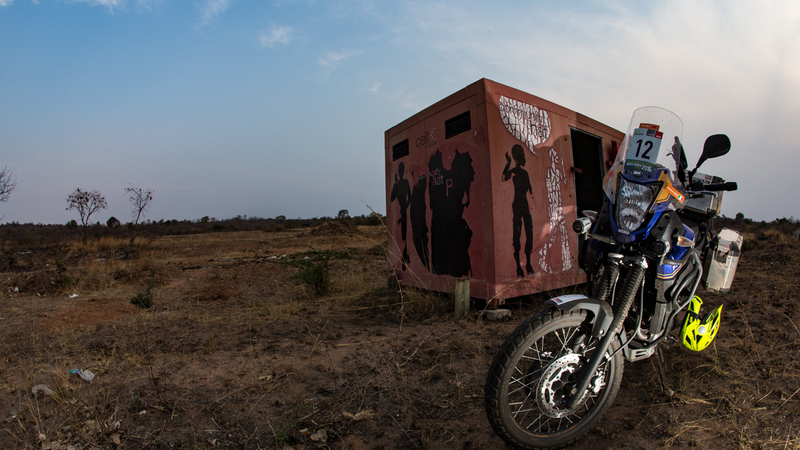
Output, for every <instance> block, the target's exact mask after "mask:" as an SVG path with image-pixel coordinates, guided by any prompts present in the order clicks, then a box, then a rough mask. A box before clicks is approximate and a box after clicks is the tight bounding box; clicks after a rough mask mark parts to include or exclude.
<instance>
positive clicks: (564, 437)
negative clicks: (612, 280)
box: [484, 308, 623, 448]
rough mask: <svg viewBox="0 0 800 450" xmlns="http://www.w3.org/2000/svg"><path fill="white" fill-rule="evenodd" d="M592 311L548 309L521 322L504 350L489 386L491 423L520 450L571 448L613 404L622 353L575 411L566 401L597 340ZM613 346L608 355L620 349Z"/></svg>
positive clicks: (601, 372) (491, 371)
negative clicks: (591, 322)
mask: <svg viewBox="0 0 800 450" xmlns="http://www.w3.org/2000/svg"><path fill="white" fill-rule="evenodd" d="M586 319H587V313H586V311H583V310H578V311H561V310H558V309H555V308H548V309H546V310H544V311H542V312H540V313H538V314H536V315H535V316H533V317H532V318H530V319H528V320H526V321H525V322H523V323H522V325H520V326H519V327H517V329H516V330H514V332H513V333H511V335H510V336H508V338H507V339H506V341H505V343H503V345H502V346H501V347H500V350H499V351H498V352H497V355H496V356H495V357H494V360H493V361H492V366H491V368H490V369H489V373H488V375H487V377H486V386H485V388H484V406H485V408H486V415H487V417H488V419H489V423H490V424H491V426H492V428H493V429H494V431H495V432H497V434H499V435H500V436H501V437H502V438H503V439H504V440H505V441H506V442H508V443H510V444H513V445H516V446H517V447H521V448H552V447H561V446H564V445H567V444H569V443H571V442H573V441H574V440H576V439H578V438H579V437H581V436H582V435H583V434H584V433H586V432H587V431H589V430H590V429H591V428H592V427H593V426H594V424H595V423H597V421H598V420H600V418H601V417H602V416H603V414H604V413H605V412H606V410H607V409H608V408H609V406H611V402H612V401H613V400H614V397H616V395H617V391H619V385H620V381H621V380H622V367H623V360H622V355H621V353H617V354H616V355H614V357H613V358H612V359H611V360H610V361H608V362H606V363H605V364H602V365H601V366H600V367H599V368H598V370H597V372H596V373H595V376H594V377H593V378H592V379H591V382H590V383H589V387H588V388H587V389H586V393H585V394H584V396H583V397H582V398H581V400H580V401H579V402H578V404H577V406H576V407H575V408H567V407H566V405H564V399H565V398H566V396H567V393H568V392H569V391H570V389H571V388H572V386H573V385H574V384H575V382H576V380H577V378H578V376H579V375H580V373H581V368H582V367H583V366H584V365H585V364H586V362H587V361H588V359H589V357H590V355H591V353H592V351H594V348H595V347H596V346H597V343H598V340H597V339H594V338H592V337H591V334H589V333H588V332H589V330H590V329H591V328H590V327H588V326H587V325H588V323H587V321H586ZM619 345H620V344H619V341H615V342H614V343H612V345H611V348H610V349H609V352H613V351H614V350H616V349H617V348H618V347H619Z"/></svg>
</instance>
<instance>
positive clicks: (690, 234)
mask: <svg viewBox="0 0 800 450" xmlns="http://www.w3.org/2000/svg"><path fill="white" fill-rule="evenodd" d="M683 237H685V238H687V239H690V240H692V241H694V230H692V229H691V228H689V227H687V226H686V224H683ZM688 251H689V249H688V248H687V247H678V246H677V245H676V246H674V247H672V250H671V251H670V252H669V254H667V259H666V260H665V261H664V264H661V265H660V266H658V278H661V279H670V278H672V277H674V276H675V275H676V274H677V273H678V271H680V269H681V267H683V263H681V262H680V260H681V259H683V257H684V256H686V252H688Z"/></svg>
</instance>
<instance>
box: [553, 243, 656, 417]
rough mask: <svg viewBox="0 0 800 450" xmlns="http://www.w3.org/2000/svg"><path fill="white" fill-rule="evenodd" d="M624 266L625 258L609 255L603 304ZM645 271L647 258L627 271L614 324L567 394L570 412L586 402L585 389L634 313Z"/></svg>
mask: <svg viewBox="0 0 800 450" xmlns="http://www.w3.org/2000/svg"><path fill="white" fill-rule="evenodd" d="M621 262H622V255H619V254H610V255H609V265H608V267H607V269H608V270H610V272H609V274H608V275H604V276H603V279H602V280H601V281H600V285H599V288H598V295H599V296H602V297H603V298H602V299H600V300H601V301H604V300H605V297H607V296H608V294H609V293H610V292H613V287H614V281H615V280H614V279H613V278H615V277H616V276H618V274H619V266H620V264H621ZM646 269H647V260H646V259H645V257H644V256H639V257H637V258H636V259H635V260H634V261H633V263H632V264H631V268H630V270H629V271H628V275H627V276H626V277H625V283H624V284H623V287H622V289H623V290H622V295H621V296H619V298H617V299H615V301H614V307H613V319H612V320H611V324H610V325H609V326H608V328H606V329H605V331H604V332H603V335H602V337H601V338H600V342H599V343H598V344H597V348H595V350H594V352H593V353H592V356H591V358H589V361H588V362H587V363H586V365H585V366H584V367H583V370H582V371H581V375H580V377H579V378H578V380H577V382H576V383H575V385H574V386H573V387H572V389H571V391H570V392H569V393H568V394H569V395H568V397H567V398H566V401H565V406H566V407H567V408H569V409H573V408H575V407H576V406H577V405H578V402H580V400H581V399H582V398H583V395H584V393H585V392H586V388H587V387H588V386H589V383H590V382H591V380H592V377H593V376H594V373H595V372H596V371H597V369H598V367H600V364H602V363H603V360H604V359H605V357H606V353H607V352H608V348H609V347H610V346H611V343H612V342H613V341H614V339H615V338H616V337H617V335H618V334H619V332H620V331H621V330H622V325H623V322H624V321H625V318H626V317H628V312H629V311H630V309H631V305H633V301H634V297H635V295H636V291H638V290H639V286H641V284H642V279H643V278H644V274H645V270H646ZM609 275H610V276H609ZM606 280H608V283H606ZM612 295H613V294H612ZM601 332H602V331H601Z"/></svg>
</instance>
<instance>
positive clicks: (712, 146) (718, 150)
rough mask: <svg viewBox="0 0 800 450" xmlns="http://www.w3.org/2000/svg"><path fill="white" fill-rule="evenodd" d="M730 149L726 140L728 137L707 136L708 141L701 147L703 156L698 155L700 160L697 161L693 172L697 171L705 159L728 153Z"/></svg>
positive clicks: (729, 143)
mask: <svg viewBox="0 0 800 450" xmlns="http://www.w3.org/2000/svg"><path fill="white" fill-rule="evenodd" d="M730 149H731V140H730V139H728V136H726V135H724V134H715V135H713V136H709V137H708V139H706V143H705V144H704V145H703V154H702V155H700V159H699V160H698V161H697V166H695V168H694V170H697V168H698V167H700V165H701V164H703V163H704V162H705V161H706V160H707V159H711V158H717V157H719V156H722V155H724V154H726V153H728V151H730Z"/></svg>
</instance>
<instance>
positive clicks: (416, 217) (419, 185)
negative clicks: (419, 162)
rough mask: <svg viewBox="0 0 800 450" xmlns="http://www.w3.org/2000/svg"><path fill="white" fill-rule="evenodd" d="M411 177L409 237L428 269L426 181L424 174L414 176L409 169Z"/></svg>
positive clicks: (429, 263) (429, 264)
mask: <svg viewBox="0 0 800 450" xmlns="http://www.w3.org/2000/svg"><path fill="white" fill-rule="evenodd" d="M411 179H412V180H414V187H413V189H412V190H411V237H412V239H413V240H414V248H416V250H417V256H419V259H420V261H422V264H424V265H425V268H426V269H428V270H430V267H431V262H430V256H429V254H428V225H427V223H426V222H427V218H426V213H427V208H428V207H427V205H426V204H425V190H426V187H427V186H428V184H427V183H428V181H427V178H426V176H425V175H420V176H418V177H414V171H413V170H412V171H411Z"/></svg>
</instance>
